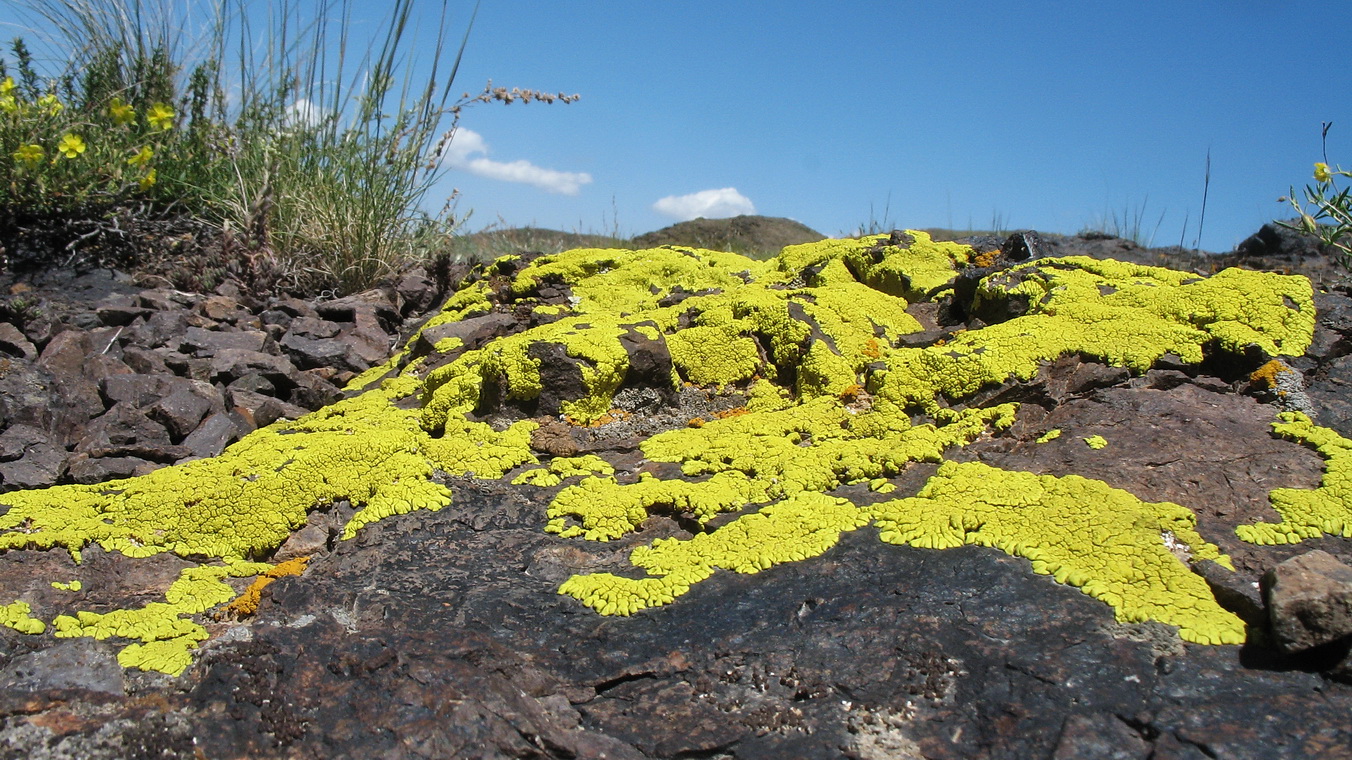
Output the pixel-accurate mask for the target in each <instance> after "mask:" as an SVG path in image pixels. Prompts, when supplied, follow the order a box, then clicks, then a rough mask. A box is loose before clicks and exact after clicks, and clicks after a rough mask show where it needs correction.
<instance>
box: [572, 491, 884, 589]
mask: <svg viewBox="0 0 1352 760" xmlns="http://www.w3.org/2000/svg"><path fill="white" fill-rule="evenodd" d="M868 521H869V516H868V514H867V512H866V511H864V510H861V509H859V508H858V507H856V506H855V505H853V504H851V503H850V502H848V501H846V500H845V499H839V498H834V497H831V496H827V495H826V494H822V493H816V492H812V491H800V492H798V493H797V494H795V495H793V496H792V497H790V498H788V499H785V500H783V501H780V502H777V503H775V504H773V505H771V506H768V507H766V508H764V509H762V510H760V511H758V512H753V513H751V514H748V515H745V516H743V517H739V518H737V519H736V520H733V521H732V522H730V523H728V524H727V525H724V526H722V527H720V528H718V529H717V530H715V531H712V532H710V533H699V534H696V535H695V536H693V537H692V538H689V539H684V540H681V539H675V538H669V539H658V540H656V541H654V542H653V543H652V545H651V546H640V547H638V548H636V549H634V550H633V551H632V552H630V554H629V561H630V562H632V563H633V564H634V566H635V567H639V568H643V569H644V570H646V571H647V572H648V575H649V577H647V578H642V579H637V580H635V579H631V578H624V577H620V576H617V575H613V574H611V573H593V574H590V575H575V576H573V577H572V578H569V579H568V580H567V581H564V583H563V585H562V586H560V587H559V593H561V594H568V595H570V596H573V597H576V598H577V599H578V600H579V601H581V602H582V603H583V604H585V605H587V606H588V607H591V608H593V609H595V610H596V611H597V612H600V613H601V614H603V615H630V614H633V613H635V612H637V611H639V610H641V609H644V608H646V607H653V606H657V605H661V604H667V603H669V602H672V601H674V600H675V599H676V597H678V596H680V595H681V594H684V593H685V592H687V591H689V590H690V587H691V586H692V585H694V584H696V583H698V582H700V581H702V580H705V579H706V578H708V577H709V576H710V575H712V574H713V572H714V570H715V569H718V568H723V569H726V570H732V571H734V572H738V573H758V572H760V571H761V570H766V569H769V568H770V567H773V566H774V565H778V564H782V563H784V562H796V561H798V560H802V559H807V558H808V557H815V556H817V555H819V554H821V553H822V552H824V551H826V550H827V549H830V548H831V547H832V546H835V544H836V542H837V541H838V540H839V539H840V534H841V533H843V532H845V531H850V530H854V529H856V528H859V527H862V526H864V525H866V524H867V523H868Z"/></svg>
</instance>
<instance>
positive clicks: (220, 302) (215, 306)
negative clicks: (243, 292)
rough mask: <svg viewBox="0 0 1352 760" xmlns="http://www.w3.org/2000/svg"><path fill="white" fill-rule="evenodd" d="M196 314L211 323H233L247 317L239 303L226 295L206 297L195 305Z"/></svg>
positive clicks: (245, 311) (247, 314) (247, 313)
mask: <svg viewBox="0 0 1352 760" xmlns="http://www.w3.org/2000/svg"><path fill="white" fill-rule="evenodd" d="M236 295H238V294H236ZM197 312H198V313H199V314H201V315H202V316H204V317H206V318H207V319H210V320H211V321H213V322H234V321H235V320H236V319H239V318H241V317H247V316H249V312H248V311H247V310H246V309H245V308H244V307H243V306H242V305H241V304H240V303H239V301H237V300H236V299H235V298H233V297H231V296H228V295H214V296H207V297H206V298H204V299H202V301H201V302H199V303H198V304H197Z"/></svg>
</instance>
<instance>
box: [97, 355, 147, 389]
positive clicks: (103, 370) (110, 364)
mask: <svg viewBox="0 0 1352 760" xmlns="http://www.w3.org/2000/svg"><path fill="white" fill-rule="evenodd" d="M134 374H136V373H135V372H134V371H133V370H132V368H131V367H129V366H127V363H126V362H124V361H122V360H121V359H117V358H114V357H112V356H109V355H108V354H99V355H97V356H91V357H89V361H87V362H85V366H84V376H85V379H87V380H89V382H91V383H93V384H94V385H96V386H98V387H100V388H101V387H103V386H104V384H106V383H107V382H108V380H109V379H110V378H113V377H117V376H121V375H134Z"/></svg>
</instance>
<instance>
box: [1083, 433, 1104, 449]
mask: <svg viewBox="0 0 1352 760" xmlns="http://www.w3.org/2000/svg"><path fill="white" fill-rule="evenodd" d="M1084 445H1086V446H1088V447H1089V448H1091V449H1101V448H1104V447H1106V446H1107V445H1108V439H1107V438H1104V437H1103V436H1101V435H1091V436H1088V437H1087V438H1085V439H1084Z"/></svg>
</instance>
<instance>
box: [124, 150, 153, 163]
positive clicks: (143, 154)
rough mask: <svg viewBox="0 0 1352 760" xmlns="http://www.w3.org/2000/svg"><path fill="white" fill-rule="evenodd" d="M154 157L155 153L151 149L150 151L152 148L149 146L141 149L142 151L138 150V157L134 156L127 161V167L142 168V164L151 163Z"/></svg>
mask: <svg viewBox="0 0 1352 760" xmlns="http://www.w3.org/2000/svg"><path fill="white" fill-rule="evenodd" d="M154 155H155V151H153V150H151V149H150V146H149V145H147V146H145V147H143V148H141V149H140V150H138V151H137V152H136V155H134V156H132V157H131V158H129V159H127V165H128V166H141V165H142V164H145V163H148V162H149V161H150V159H151V158H153V157H154Z"/></svg>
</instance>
